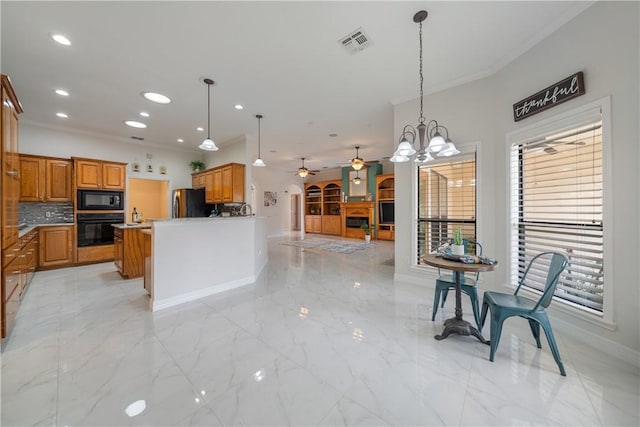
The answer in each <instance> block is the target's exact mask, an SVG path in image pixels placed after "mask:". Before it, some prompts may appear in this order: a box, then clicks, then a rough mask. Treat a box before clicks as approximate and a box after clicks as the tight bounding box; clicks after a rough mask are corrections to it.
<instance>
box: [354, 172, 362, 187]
mask: <svg viewBox="0 0 640 427" xmlns="http://www.w3.org/2000/svg"><path fill="white" fill-rule="evenodd" d="M361 182H362V180H361V179H360V171H356V177H355V178H353V183H354V184H355V185H359V184H360V183H361Z"/></svg>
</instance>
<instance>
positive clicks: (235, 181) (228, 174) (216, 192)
mask: <svg viewBox="0 0 640 427" xmlns="http://www.w3.org/2000/svg"><path fill="white" fill-rule="evenodd" d="M205 199H206V202H207V203H242V202H244V165H243V164H240V163H229V164H227V165H223V166H220V167H217V168H214V169H210V170H208V171H206V172H205Z"/></svg>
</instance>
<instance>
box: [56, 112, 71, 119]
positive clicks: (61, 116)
mask: <svg viewBox="0 0 640 427" xmlns="http://www.w3.org/2000/svg"><path fill="white" fill-rule="evenodd" d="M56 116H58V117H60V118H62V119H66V118H68V117H69V116H68V115H66V114H65V113H56Z"/></svg>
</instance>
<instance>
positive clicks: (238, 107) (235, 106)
mask: <svg viewBox="0 0 640 427" xmlns="http://www.w3.org/2000/svg"><path fill="white" fill-rule="evenodd" d="M233 108H235V109H236V110H242V109H243V108H244V107H243V106H242V105H240V104H236V105H234V106H233Z"/></svg>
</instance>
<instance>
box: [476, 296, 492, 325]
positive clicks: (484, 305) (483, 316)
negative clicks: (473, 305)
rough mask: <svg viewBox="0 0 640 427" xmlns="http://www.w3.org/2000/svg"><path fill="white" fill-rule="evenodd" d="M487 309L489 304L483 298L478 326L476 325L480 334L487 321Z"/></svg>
mask: <svg viewBox="0 0 640 427" xmlns="http://www.w3.org/2000/svg"><path fill="white" fill-rule="evenodd" d="M488 309H489V304H488V303H487V301H486V300H485V299H484V298H483V299H482V314H480V324H479V325H478V330H479V331H480V332H482V328H483V327H484V322H485V320H486V319H487V310H488Z"/></svg>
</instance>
